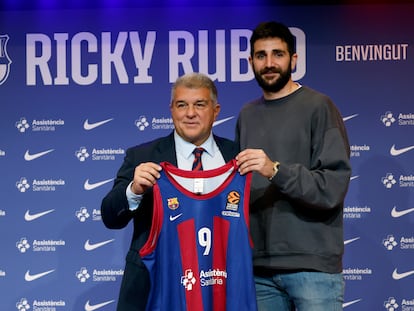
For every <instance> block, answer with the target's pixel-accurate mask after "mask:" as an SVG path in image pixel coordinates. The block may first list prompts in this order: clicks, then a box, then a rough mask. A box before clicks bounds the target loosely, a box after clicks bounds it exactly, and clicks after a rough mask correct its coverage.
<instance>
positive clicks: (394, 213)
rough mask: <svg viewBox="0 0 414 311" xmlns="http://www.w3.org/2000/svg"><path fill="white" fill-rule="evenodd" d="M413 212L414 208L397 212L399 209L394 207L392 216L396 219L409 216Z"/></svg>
mask: <svg viewBox="0 0 414 311" xmlns="http://www.w3.org/2000/svg"><path fill="white" fill-rule="evenodd" d="M412 212H414V208H408V209H406V210H402V211H397V207H396V206H394V207H393V208H392V210H391V216H392V217H394V218H398V217H401V216H404V215H407V214H409V213H412Z"/></svg>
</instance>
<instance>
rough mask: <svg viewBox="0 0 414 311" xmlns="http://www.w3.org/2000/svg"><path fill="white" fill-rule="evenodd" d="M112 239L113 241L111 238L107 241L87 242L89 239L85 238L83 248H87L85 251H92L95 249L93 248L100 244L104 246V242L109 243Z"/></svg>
mask: <svg viewBox="0 0 414 311" xmlns="http://www.w3.org/2000/svg"><path fill="white" fill-rule="evenodd" d="M113 241H115V239H111V240H107V241H103V242H99V243H92V244H91V243H90V242H89V240H86V242H85V245H84V247H85V250H87V251H93V250H95V249H97V248H99V247H101V246H104V245H106V244H109V243H111V242H113Z"/></svg>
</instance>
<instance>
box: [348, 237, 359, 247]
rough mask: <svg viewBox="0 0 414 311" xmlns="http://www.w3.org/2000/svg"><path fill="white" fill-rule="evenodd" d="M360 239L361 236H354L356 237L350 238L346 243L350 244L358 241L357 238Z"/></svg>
mask: <svg viewBox="0 0 414 311" xmlns="http://www.w3.org/2000/svg"><path fill="white" fill-rule="evenodd" d="M359 239H360V237H357V238H354V239H349V240H346V241H344V245H347V244H350V243H352V242H354V241H356V240H359Z"/></svg>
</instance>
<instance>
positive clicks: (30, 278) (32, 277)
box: [24, 269, 55, 282]
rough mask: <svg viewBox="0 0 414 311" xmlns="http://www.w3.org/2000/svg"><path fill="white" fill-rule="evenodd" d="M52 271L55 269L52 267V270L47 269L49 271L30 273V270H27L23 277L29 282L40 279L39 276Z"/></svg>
mask: <svg viewBox="0 0 414 311" xmlns="http://www.w3.org/2000/svg"><path fill="white" fill-rule="evenodd" d="M53 271H55V270H54V269H53V270H49V271H46V272H41V273H37V274H30V271H29V270H27V271H26V274H25V275H24V279H25V280H26V281H27V282H31V281H34V280H37V279H40V278H41V277H44V276H45V275H48V274H49V273H52V272H53Z"/></svg>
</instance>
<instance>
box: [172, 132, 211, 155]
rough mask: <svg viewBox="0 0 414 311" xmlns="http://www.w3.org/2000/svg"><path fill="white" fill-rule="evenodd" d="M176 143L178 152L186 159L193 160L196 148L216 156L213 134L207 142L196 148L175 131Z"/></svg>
mask: <svg viewBox="0 0 414 311" xmlns="http://www.w3.org/2000/svg"><path fill="white" fill-rule="evenodd" d="M174 141H175V148H176V152H178V153H180V154H181V155H182V156H183V157H184V158H186V159H190V158H191V156H192V154H193V150H194V148H196V147H203V148H204V150H205V151H206V152H207V153H208V154H209V155H211V156H214V139H213V134H212V133H211V132H210V135H209V136H208V138H207V140H206V141H205V142H204V143H203V144H201V146H196V145H194V144H192V143H190V142H188V141H185V140H184V139H183V138H182V137H181V136H180V135H178V134H177V131H174Z"/></svg>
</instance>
